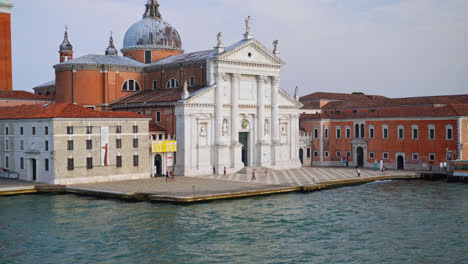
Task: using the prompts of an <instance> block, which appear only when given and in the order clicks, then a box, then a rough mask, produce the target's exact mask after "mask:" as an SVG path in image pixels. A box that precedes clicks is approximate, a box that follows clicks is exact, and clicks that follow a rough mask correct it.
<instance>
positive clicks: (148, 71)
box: [35, 0, 212, 110]
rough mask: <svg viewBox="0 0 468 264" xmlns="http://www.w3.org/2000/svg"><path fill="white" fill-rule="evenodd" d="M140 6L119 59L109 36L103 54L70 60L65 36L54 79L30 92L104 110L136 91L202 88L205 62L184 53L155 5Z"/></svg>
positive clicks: (177, 37)
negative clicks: (141, 10)
mask: <svg viewBox="0 0 468 264" xmlns="http://www.w3.org/2000/svg"><path fill="white" fill-rule="evenodd" d="M142 2H143V0H142ZM145 2H146V5H145V12H144V14H143V19H142V20H140V21H138V22H137V23H135V24H134V25H132V26H131V27H130V28H129V29H128V31H127V33H126V34H125V38H124V43H123V49H122V50H121V52H122V55H123V56H120V55H119V52H118V50H117V48H116V47H115V44H114V40H113V37H112V36H111V37H110V40H109V45H108V47H107V49H106V50H105V52H104V54H103V55H92V54H90V55H84V56H81V57H74V53H73V45H72V44H71V42H70V39H69V35H68V32H65V36H64V40H63V43H62V44H61V45H60V47H59V55H60V56H59V61H60V63H59V64H57V65H55V66H54V68H55V76H56V77H55V81H51V82H48V83H45V84H44V85H40V86H38V87H36V88H35V92H36V93H38V94H42V95H46V96H53V97H54V98H55V100H56V102H58V103H75V104H79V105H82V106H85V107H89V108H93V109H97V110H109V105H110V104H111V103H112V102H115V101H118V100H120V99H122V98H126V97H128V96H130V95H132V94H135V93H137V92H141V91H153V90H166V89H179V88H181V87H182V86H183V84H184V83H185V82H186V81H187V82H188V84H189V87H190V88H195V87H205V86H206V83H207V80H206V76H207V69H206V64H205V63H203V62H202V63H198V62H197V61H196V59H197V58H196V57H194V56H199V55H200V54H199V53H196V54H193V53H188V54H185V53H184V50H183V49H182V41H181V38H180V36H179V33H178V32H177V30H176V29H175V28H174V27H173V26H171V25H170V24H169V23H168V22H166V21H165V20H163V19H162V15H161V13H160V11H159V4H158V1H156V0H150V1H145ZM207 52H208V53H210V52H212V50H210V51H207ZM190 58H191V59H190ZM187 59H188V60H187ZM187 61H190V63H187ZM179 99H180V97H179Z"/></svg>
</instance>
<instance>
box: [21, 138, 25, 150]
mask: <svg viewBox="0 0 468 264" xmlns="http://www.w3.org/2000/svg"><path fill="white" fill-rule="evenodd" d="M20 150H24V141H23V140H21V141H20Z"/></svg>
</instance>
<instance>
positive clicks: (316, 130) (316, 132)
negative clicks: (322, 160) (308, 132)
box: [314, 128, 318, 138]
mask: <svg viewBox="0 0 468 264" xmlns="http://www.w3.org/2000/svg"><path fill="white" fill-rule="evenodd" d="M314 138H318V129H317V128H314Z"/></svg>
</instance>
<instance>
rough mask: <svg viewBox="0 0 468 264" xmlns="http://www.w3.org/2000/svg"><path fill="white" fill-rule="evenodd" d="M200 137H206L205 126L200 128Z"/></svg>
mask: <svg viewBox="0 0 468 264" xmlns="http://www.w3.org/2000/svg"><path fill="white" fill-rule="evenodd" d="M200 136H206V130H205V125H204V124H202V125H201V126H200Z"/></svg>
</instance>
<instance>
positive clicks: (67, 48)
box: [59, 30, 73, 52]
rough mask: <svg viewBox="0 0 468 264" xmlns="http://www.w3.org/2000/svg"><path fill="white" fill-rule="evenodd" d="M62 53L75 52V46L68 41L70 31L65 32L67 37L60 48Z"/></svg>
mask: <svg viewBox="0 0 468 264" xmlns="http://www.w3.org/2000/svg"><path fill="white" fill-rule="evenodd" d="M59 51H60V52H73V46H72V44H71V43H70V41H69V40H68V30H65V36H64V38H63V42H62V44H60V47H59Z"/></svg>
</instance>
